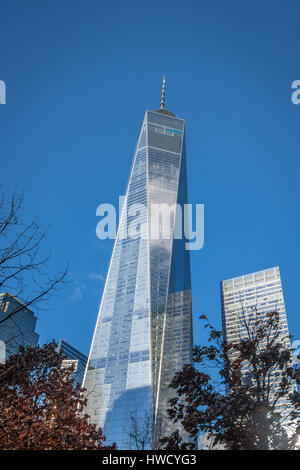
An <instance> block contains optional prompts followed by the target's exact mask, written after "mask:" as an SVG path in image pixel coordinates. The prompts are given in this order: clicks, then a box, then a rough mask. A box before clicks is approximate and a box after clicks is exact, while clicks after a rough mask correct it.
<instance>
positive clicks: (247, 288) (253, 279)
mask: <svg viewBox="0 0 300 470" xmlns="http://www.w3.org/2000/svg"><path fill="white" fill-rule="evenodd" d="M221 303H222V323H223V331H224V334H225V338H226V341H228V342H229V343H234V342H238V341H240V340H241V339H243V338H245V337H247V331H246V326H245V324H244V322H243V321H241V320H242V318H243V316H245V318H246V319H247V321H249V320H250V321H251V316H254V315H256V312H257V313H258V314H259V315H261V317H262V318H263V317H264V315H265V314H266V313H268V312H271V311H277V312H278V313H279V319H280V322H279V332H280V335H282V336H281V337H282V338H285V339H284V340H283V341H284V343H283V344H284V347H286V348H287V349H290V348H291V345H290V341H289V339H287V336H288V335H289V330H288V323H287V317H286V310H285V304H284V297H283V292H282V284H281V277H280V272H279V267H278V266H277V267H274V268H270V269H265V270H263V271H258V272H255V273H251V274H247V275H244V276H239V277H235V278H233V279H228V280H226V281H222V282H221ZM274 372H280V371H274ZM274 377H275V376H274ZM274 381H275V382H276V381H278V382H279V381H280V375H279V376H278V377H277V378H274ZM275 386H276V385H274V389H275ZM284 408H285V398H281V399H280V400H278V405H277V409H278V411H281V410H282V409H284Z"/></svg>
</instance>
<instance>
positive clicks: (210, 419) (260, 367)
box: [163, 309, 300, 450]
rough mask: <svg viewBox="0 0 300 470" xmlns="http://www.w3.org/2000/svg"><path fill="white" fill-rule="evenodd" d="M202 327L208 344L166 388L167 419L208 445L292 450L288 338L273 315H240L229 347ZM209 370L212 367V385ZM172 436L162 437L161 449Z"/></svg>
mask: <svg viewBox="0 0 300 470" xmlns="http://www.w3.org/2000/svg"><path fill="white" fill-rule="evenodd" d="M205 318H206V317H204V316H202V319H205ZM205 326H206V328H209V330H210V335H209V343H208V345H207V346H196V347H195V348H194V351H193V357H194V363H193V364H188V365H185V366H184V367H183V369H182V370H181V371H179V372H178V373H177V374H176V375H175V377H174V379H173V380H172V383H171V385H170V387H172V388H173V389H174V390H176V397H175V398H174V399H172V400H170V409H169V410H168V413H169V418H170V419H171V420H172V421H174V422H177V421H180V422H181V423H182V425H183V427H184V429H185V430H186V431H187V432H188V433H189V434H190V436H191V437H192V438H196V437H197V436H198V435H199V433H201V434H202V433H205V434H207V436H208V437H210V438H211V439H212V441H213V444H214V445H216V444H221V445H222V446H223V447H225V448H226V449H230V450H250V449H251V450H259V449H287V448H295V447H296V446H297V441H298V434H297V431H298V430H299V431H300V395H299V394H298V392H297V389H296V373H295V369H294V368H293V364H292V359H291V350H290V346H289V345H290V339H289V337H287V335H286V334H285V333H284V331H283V330H282V325H281V322H280V318H279V314H278V312H276V311H273V312H269V313H267V314H265V315H261V314H259V313H258V312H257V311H256V310H255V309H254V310H252V311H251V312H250V314H249V312H248V314H247V313H246V312H243V315H242V319H241V326H242V327H243V331H244V332H245V333H244V335H243V336H242V337H240V338H239V339H238V341H235V342H232V343H229V342H227V341H226V339H225V338H224V336H223V333H222V332H221V331H218V330H216V329H215V328H213V327H212V326H211V325H209V324H206V325H205ZM209 367H213V368H216V369H217V371H218V377H219V379H218V381H217V383H216V382H215V381H214V380H212V378H211V374H210V373H209V371H208V369H209ZM201 369H202V370H201ZM177 437H178V436H174V435H172V436H169V437H168V438H167V439H165V440H164V443H163V444H164V446H165V448H168V447H167V446H168V445H171V444H173V445H174V442H175V441H176V438H177Z"/></svg>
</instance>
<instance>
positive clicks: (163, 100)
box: [160, 74, 166, 109]
mask: <svg viewBox="0 0 300 470" xmlns="http://www.w3.org/2000/svg"><path fill="white" fill-rule="evenodd" d="M165 87H166V76H165V74H164V75H163V82H162V87H161V95H160V109H165Z"/></svg>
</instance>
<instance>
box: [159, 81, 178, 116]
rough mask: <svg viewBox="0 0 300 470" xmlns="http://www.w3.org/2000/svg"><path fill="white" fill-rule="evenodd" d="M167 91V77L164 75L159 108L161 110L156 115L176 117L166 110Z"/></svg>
mask: <svg viewBox="0 0 300 470" xmlns="http://www.w3.org/2000/svg"><path fill="white" fill-rule="evenodd" d="M165 89H166V76H165V74H164V75H163V82H162V87H161V95H160V107H159V109H156V110H155V113H161V114H166V115H167V116H173V117H176V116H175V114H173V113H171V111H167V110H166V109H165V94H166V93H165Z"/></svg>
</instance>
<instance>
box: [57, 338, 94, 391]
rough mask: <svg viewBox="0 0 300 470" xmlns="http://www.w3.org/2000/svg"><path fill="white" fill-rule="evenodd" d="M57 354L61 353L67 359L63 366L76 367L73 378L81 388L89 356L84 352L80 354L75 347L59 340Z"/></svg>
mask: <svg viewBox="0 0 300 470" xmlns="http://www.w3.org/2000/svg"><path fill="white" fill-rule="evenodd" d="M57 352H60V353H61V354H62V355H63V356H64V357H65V359H64V361H63V366H67V367H68V366H71V365H72V366H73V367H74V373H73V374H72V378H73V379H74V381H75V383H76V384H78V385H80V386H81V385H82V381H83V376H84V371H85V368H86V364H87V356H85V355H84V354H82V352H80V351H79V350H78V349H76V348H74V346H71V345H70V344H69V343H67V341H65V340H64V339H61V340H59V342H58V344H57Z"/></svg>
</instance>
